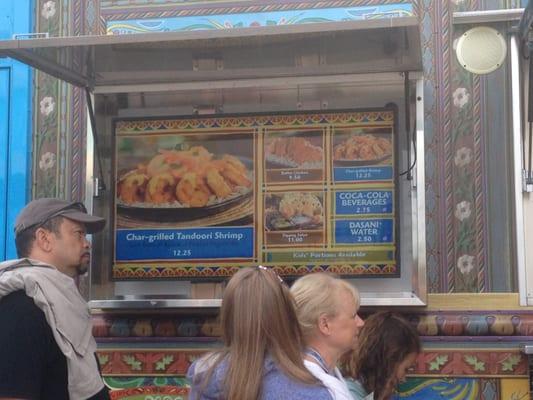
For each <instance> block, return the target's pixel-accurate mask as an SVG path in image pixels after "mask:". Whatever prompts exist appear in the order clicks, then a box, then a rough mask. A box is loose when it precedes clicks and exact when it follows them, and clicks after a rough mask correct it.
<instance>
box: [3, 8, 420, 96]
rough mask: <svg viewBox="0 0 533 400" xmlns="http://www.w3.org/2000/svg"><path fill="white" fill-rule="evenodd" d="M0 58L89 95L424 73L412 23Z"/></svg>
mask: <svg viewBox="0 0 533 400" xmlns="http://www.w3.org/2000/svg"><path fill="white" fill-rule="evenodd" d="M0 56H9V57H12V58H15V59H17V60H20V61H22V62H24V63H26V64H28V65H31V66H33V67H35V68H37V69H39V70H41V71H44V72H46V73H48V74H50V75H52V76H54V77H56V78H59V79H62V80H65V81H67V82H70V83H72V84H74V85H76V86H82V87H89V88H90V89H94V88H95V87H98V86H117V88H119V87H120V86H121V85H147V84H154V83H157V84H161V83H163V84H164V83H179V82H195V81H205V80H220V79H253V78H276V77H286V76H316V75H334V74H354V73H355V74H357V73H378V72H395V71H421V69H422V61H421V49H420V34H419V28H418V22H417V20H416V18H414V17H405V18H391V19H376V20H362V21H345V22H333V23H320V24H304V25H285V26H274V27H256V28H238V29H224V30H204V31H186V32H161V33H147V34H135V35H121V36H80V37H62V38H45V39H28V40H24V39H23V40H7V41H0Z"/></svg>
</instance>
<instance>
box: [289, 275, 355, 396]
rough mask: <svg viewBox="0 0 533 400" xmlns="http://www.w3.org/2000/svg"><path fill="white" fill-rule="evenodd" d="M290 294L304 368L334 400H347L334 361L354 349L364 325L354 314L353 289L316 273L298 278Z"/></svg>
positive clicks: (343, 383)
mask: <svg viewBox="0 0 533 400" xmlns="http://www.w3.org/2000/svg"><path fill="white" fill-rule="evenodd" d="M291 293H292V295H293V296H294V300H295V302H296V314H297V316H298V321H299V323H300V326H301V329H302V333H303V337H304V342H305V350H304V353H303V354H304V364H305V366H306V367H307V369H308V370H309V371H310V372H311V373H312V374H313V375H314V376H315V377H316V378H318V379H320V381H321V382H322V383H323V384H324V385H325V386H326V387H327V388H328V390H329V391H330V393H331V395H332V397H333V398H334V399H335V400H351V399H352V397H351V395H350V391H349V390H348V387H347V386H346V382H345V381H344V379H343V377H342V375H341V373H340V372H339V370H338V368H337V362H338V361H339V358H340V357H341V356H342V355H343V354H345V353H347V352H348V351H350V350H352V349H353V348H354V347H355V346H356V344H357V337H358V336H359V331H360V329H361V328H362V326H363V324H364V323H363V320H362V319H361V318H360V317H359V315H358V314H357V312H358V310H359V293H358V292H357V289H355V287H354V286H352V285H350V284H349V283H348V282H346V281H343V280H342V279H339V278H336V277H335V276H333V275H330V274H324V273H316V274H310V275H306V276H304V277H302V278H300V279H298V280H297V281H296V282H295V283H294V285H293V286H292V288H291Z"/></svg>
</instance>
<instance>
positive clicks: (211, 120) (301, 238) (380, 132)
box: [112, 109, 400, 280]
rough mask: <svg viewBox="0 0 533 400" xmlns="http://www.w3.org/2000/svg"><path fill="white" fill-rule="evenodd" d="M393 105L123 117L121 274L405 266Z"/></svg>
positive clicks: (118, 166)
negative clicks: (364, 108) (343, 109)
mask: <svg viewBox="0 0 533 400" xmlns="http://www.w3.org/2000/svg"><path fill="white" fill-rule="evenodd" d="M394 113H395V112H394V111H393V110H390V109H382V110H371V111H350V112H320V113H317V112H313V113H298V114H275V115H264V114H260V115H253V116H252V115H242V116H224V117H198V118H164V119H142V120H140V119H136V120H131V119H128V120H117V121H115V143H116V145H115V163H114V165H115V204H114V215H115V231H114V240H115V246H114V260H113V267H112V276H113V278H115V279H161V278H169V279H176V278H184V279H211V280H212V279H217V278H225V277H227V276H231V275H232V274H233V273H234V272H235V271H236V270H237V269H238V268H240V267H244V266H253V265H258V264H263V265H267V266H271V267H273V268H275V269H276V271H277V272H278V273H279V274H280V275H284V276H300V275H304V274H306V273H308V272H311V271H330V272H335V273H337V274H339V275H342V276H346V277H356V276H375V277H391V276H398V275H399V272H400V269H399V265H398V248H399V243H398V234H397V229H398V225H399V216H398V215H397V213H396V210H397V209H398V207H397V204H396V203H397V198H398V196H397V191H396V179H397V171H396V166H395V164H396V158H395V157H396V151H395V146H396V141H397V138H396V134H395V114H394Z"/></svg>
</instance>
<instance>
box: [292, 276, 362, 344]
mask: <svg viewBox="0 0 533 400" xmlns="http://www.w3.org/2000/svg"><path fill="white" fill-rule="evenodd" d="M343 290H345V291H347V292H349V293H351V294H352V295H353V297H354V300H355V304H356V307H357V308H359V292H358V291H357V289H356V288H355V287H354V286H353V285H350V284H349V283H348V282H346V281H344V280H342V279H340V278H338V277H336V276H335V275H333V274H328V273H323V272H319V273H313V274H309V275H306V276H304V277H302V278H299V279H298V280H296V282H294V284H293V285H292V287H291V293H292V295H293V297H294V301H295V302H296V313H297V315H298V321H299V322H300V327H301V329H302V333H303V336H304V339H308V338H310V337H312V336H313V335H314V334H315V332H316V329H317V326H318V320H319V317H320V316H321V315H324V314H325V315H327V316H328V317H335V316H336V315H337V313H338V310H339V298H338V297H339V292H341V291H343Z"/></svg>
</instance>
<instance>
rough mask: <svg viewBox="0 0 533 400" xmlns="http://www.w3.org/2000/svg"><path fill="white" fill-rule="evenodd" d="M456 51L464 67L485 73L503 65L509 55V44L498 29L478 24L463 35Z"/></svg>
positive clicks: (471, 70) (475, 72) (476, 72)
mask: <svg viewBox="0 0 533 400" xmlns="http://www.w3.org/2000/svg"><path fill="white" fill-rule="evenodd" d="M455 53H456V55H457V60H458V61H459V64H461V66H462V67H463V68H464V69H466V70H467V71H469V72H472V73H474V74H478V75H483V74H488V73H490V72H492V71H494V70H496V69H498V68H499V67H500V66H501V65H502V63H503V61H504V60H505V56H506V55H507V44H506V43H505V39H504V38H503V36H502V34H501V33H500V32H498V31H497V30H496V29H494V28H491V27H488V26H478V27H475V28H472V29H469V30H468V31H466V32H465V33H463V34H462V35H461V37H460V38H459V40H458V42H457V47H456V50H455Z"/></svg>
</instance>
